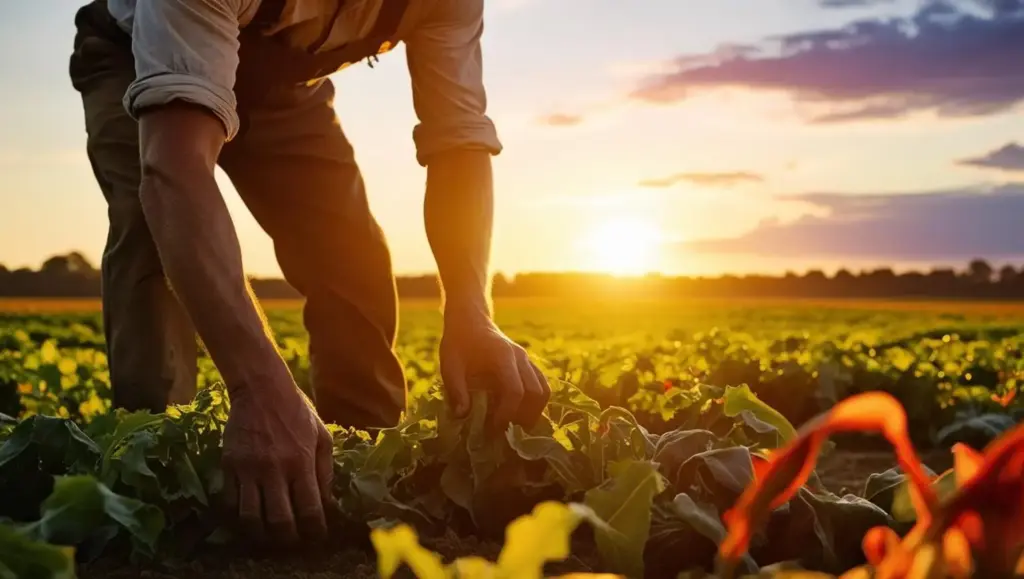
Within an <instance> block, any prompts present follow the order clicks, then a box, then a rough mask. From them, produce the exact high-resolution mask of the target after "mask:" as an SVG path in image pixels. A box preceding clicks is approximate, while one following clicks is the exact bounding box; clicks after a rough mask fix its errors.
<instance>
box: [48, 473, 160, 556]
mask: <svg viewBox="0 0 1024 579" xmlns="http://www.w3.org/2000/svg"><path fill="white" fill-rule="evenodd" d="M110 521H113V522H115V523H117V524H118V525H119V526H120V527H121V528H123V529H125V530H126V531H128V533H129V534H130V535H131V538H132V544H133V545H134V546H135V548H136V550H138V551H139V552H141V553H142V554H144V555H150V556H151V555H152V554H153V553H154V550H155V548H156V542H157V540H158V538H159V536H160V533H161V532H162V531H163V528H164V515H163V513H162V512H161V511H160V509H158V508H156V507H154V506H152V505H147V504H146V503H143V502H142V501H138V500H136V499H132V498H129V497H125V496H121V495H118V494H116V493H114V492H113V491H111V490H110V489H108V488H107V487H106V486H105V485H103V484H102V483H100V482H99V481H97V480H96V479H94V478H92V477H90V476H65V477H59V478H57V480H56V482H55V483H54V488H53V493H52V494H51V495H50V496H49V498H47V499H46V501H44V502H43V505H42V518H40V520H39V521H37V522H35V523H33V524H32V525H31V530H32V533H33V536H36V537H38V538H40V539H44V540H46V541H49V542H53V543H56V544H60V545H77V544H79V543H82V542H85V541H86V540H88V539H89V538H90V537H91V536H92V535H93V534H94V533H96V532H97V531H99V532H101V533H105V531H103V530H102V529H103V528H104V526H105V525H107V524H108V523H109V522H110Z"/></svg>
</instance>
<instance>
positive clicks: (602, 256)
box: [583, 218, 662, 275]
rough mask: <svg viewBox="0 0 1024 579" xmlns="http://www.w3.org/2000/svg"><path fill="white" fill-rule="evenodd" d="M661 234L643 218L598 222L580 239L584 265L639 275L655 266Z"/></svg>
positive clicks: (612, 271)
mask: <svg viewBox="0 0 1024 579" xmlns="http://www.w3.org/2000/svg"><path fill="white" fill-rule="evenodd" d="M661 243H662V236H661V233H660V232H659V231H658V229H657V228H656V227H655V226H653V225H652V224H651V223H649V222H647V221H644V220H643V219H633V218H616V219H610V220H608V221H603V222H600V223H598V224H597V225H596V226H595V227H594V228H593V229H592V230H591V231H590V233H589V234H588V235H586V237H585V238H584V240H583V247H584V249H585V251H586V253H587V264H588V269H592V270H596V271H602V272H605V273H611V274H615V275H642V274H645V273H648V272H650V271H652V270H654V269H656V262H657V259H658V257H659V256H658V250H659V247H660V245H661Z"/></svg>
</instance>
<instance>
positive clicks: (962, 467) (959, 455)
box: [953, 442, 984, 487]
mask: <svg viewBox="0 0 1024 579" xmlns="http://www.w3.org/2000/svg"><path fill="white" fill-rule="evenodd" d="M983 460H984V458H983V457H982V454H981V453H980V452H978V451H976V450H974V449H973V448H971V447H969V446H967V445H966V444H964V443H962V442H958V443H956V444H954V445H953V473H954V475H956V485H957V486H958V487H961V486H963V485H964V484H966V483H967V481H969V480H971V479H972V478H974V476H975V475H976V474H977V473H978V469H980V468H981V463H982V461H983Z"/></svg>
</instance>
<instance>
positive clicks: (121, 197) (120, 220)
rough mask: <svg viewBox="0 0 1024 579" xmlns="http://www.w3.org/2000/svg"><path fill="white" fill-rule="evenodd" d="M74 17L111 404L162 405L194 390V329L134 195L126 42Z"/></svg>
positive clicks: (135, 155) (135, 154)
mask: <svg viewBox="0 0 1024 579" xmlns="http://www.w3.org/2000/svg"><path fill="white" fill-rule="evenodd" d="M93 6H94V5H90V6H87V7H86V8H83V9H82V10H83V11H85V10H89V9H92V8H93ZM104 6H105V4H104ZM78 24H79V37H78V38H77V39H76V51H75V54H74V56H72V66H71V73H72V81H73V82H74V84H75V86H76V88H78V89H79V90H80V91H81V93H82V103H83V106H84V109H85V126H86V132H87V133H88V140H87V144H86V149H87V152H88V155H89V160H90V162H91V163H92V169H93V174H94V175H95V177H96V181H97V182H98V184H99V187H100V189H101V190H102V192H103V196H104V197H105V198H106V201H107V210H108V217H109V221H110V223H109V228H108V231H107V243H106V248H105V249H104V251H103V259H102V263H101V284H102V297H103V327H104V333H105V336H106V341H107V356H108V362H109V365H110V382H111V387H112V389H113V395H114V396H113V398H114V400H113V404H114V406H115V407H118V408H126V409H128V410H142V409H148V410H150V411H153V412H163V411H164V410H165V409H166V407H167V404H168V402H171V403H186V402H188V401H190V400H191V399H192V397H193V396H194V395H195V389H196V339H195V333H194V331H193V330H192V325H191V322H190V321H189V320H188V317H187V315H186V314H185V311H184V308H182V306H181V305H180V304H179V303H178V300H177V299H176V298H175V297H174V295H173V294H172V293H171V291H170V288H169V286H168V285H167V283H166V281H165V279H164V275H163V269H162V267H161V266H160V258H159V256H158V255H157V251H156V246H155V245H154V243H153V239H152V237H151V236H150V233H149V227H148V226H147V225H146V220H145V217H144V216H143V213H142V206H141V205H140V203H139V196H138V190H139V181H140V178H141V173H140V168H139V144H138V127H137V125H136V123H135V121H133V120H132V119H131V117H129V116H128V114H127V113H126V112H125V110H124V106H123V105H122V104H121V97H122V96H124V93H125V90H126V89H127V87H128V84H129V83H131V81H132V80H133V78H134V76H135V74H134V68H133V65H132V60H131V52H130V49H129V51H128V52H127V54H125V52H124V49H123V48H122V47H120V46H117V45H116V44H114V43H112V42H109V41H106V40H105V39H104V38H102V37H101V36H98V35H95V34H92V33H94V32H95V31H94V30H93V29H90V28H89V27H88V26H87V25H86V23H85V22H84V20H83V19H79V20H78Z"/></svg>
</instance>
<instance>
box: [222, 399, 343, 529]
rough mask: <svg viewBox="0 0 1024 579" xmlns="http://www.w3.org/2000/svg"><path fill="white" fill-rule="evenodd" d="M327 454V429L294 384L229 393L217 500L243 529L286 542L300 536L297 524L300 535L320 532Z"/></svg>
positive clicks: (327, 493) (328, 499) (327, 498)
mask: <svg viewBox="0 0 1024 579" xmlns="http://www.w3.org/2000/svg"><path fill="white" fill-rule="evenodd" d="M288 382H291V380H290V379H289V380H288ZM254 386H256V385H254ZM332 451H333V444H332V440H331V435H330V433H328V431H327V428H326V427H325V426H324V423H323V422H322V421H321V420H320V418H319V417H318V416H317V414H316V411H315V410H314V409H313V407H312V405H311V404H310V402H309V401H308V399H307V398H306V397H305V395H304V394H302V392H300V391H299V389H298V388H296V387H295V386H294V384H292V385H290V386H286V387H278V386H277V385H276V384H261V385H258V386H256V387H254V388H248V389H246V390H244V391H242V392H241V393H238V394H234V395H232V399H231V414H230V416H229V418H228V422H227V426H226V427H225V429H224V452H223V465H224V475H225V476H224V498H225V502H226V503H227V506H228V508H229V509H230V511H231V512H232V513H235V512H237V514H238V522H239V523H240V528H241V529H242V530H243V533H244V534H246V535H248V536H249V537H250V538H252V539H255V540H256V541H264V540H271V541H273V542H274V543H279V544H285V545H293V544H295V543H296V542H298V541H299V538H300V535H299V529H301V530H302V539H303V540H320V539H323V538H324V537H326V535H327V523H326V518H325V513H328V512H330V509H331V508H332V506H333V503H332V501H333V499H332V494H331V484H332V475H333V467H334V461H333V458H332Z"/></svg>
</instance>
